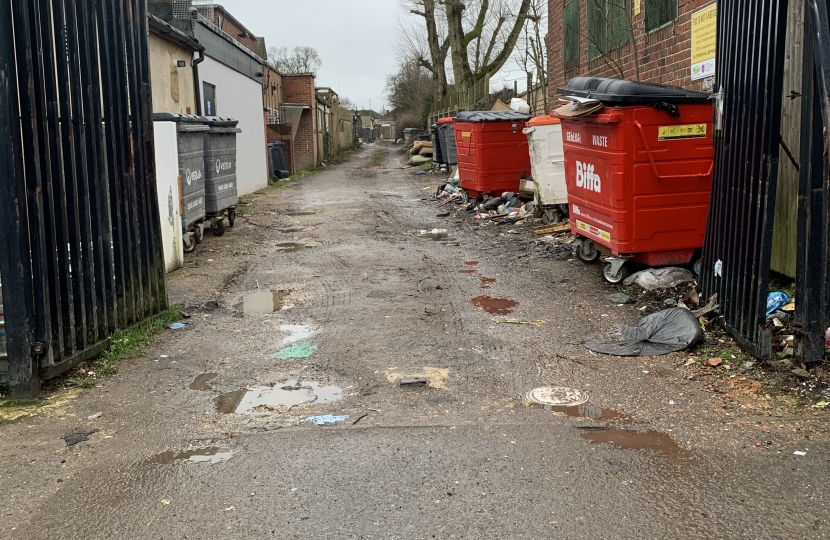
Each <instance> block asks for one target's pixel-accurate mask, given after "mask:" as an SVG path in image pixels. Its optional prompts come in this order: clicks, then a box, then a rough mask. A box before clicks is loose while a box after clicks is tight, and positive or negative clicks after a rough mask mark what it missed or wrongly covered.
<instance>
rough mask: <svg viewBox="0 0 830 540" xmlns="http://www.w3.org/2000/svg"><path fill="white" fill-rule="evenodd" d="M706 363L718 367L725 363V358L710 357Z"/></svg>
mask: <svg viewBox="0 0 830 540" xmlns="http://www.w3.org/2000/svg"><path fill="white" fill-rule="evenodd" d="M706 363H707V364H709V365H710V366H712V367H718V366H719V365H721V364H722V363H723V360H722V359H720V358H710V359H709V360H707V361H706Z"/></svg>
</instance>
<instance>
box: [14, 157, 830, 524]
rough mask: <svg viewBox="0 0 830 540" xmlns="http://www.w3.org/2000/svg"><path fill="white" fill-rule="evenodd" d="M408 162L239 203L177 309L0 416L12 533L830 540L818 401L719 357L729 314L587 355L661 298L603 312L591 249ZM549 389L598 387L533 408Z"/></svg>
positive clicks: (602, 290)
mask: <svg viewBox="0 0 830 540" xmlns="http://www.w3.org/2000/svg"><path fill="white" fill-rule="evenodd" d="M379 151H383V152H386V159H385V162H384V164H383V165H381V166H374V165H372V156H373V154H374V153H376V152H379ZM401 156H402V155H401V154H399V153H397V152H395V151H393V150H392V149H388V150H379V149H378V147H374V148H373V147H370V149H367V150H364V151H363V152H361V153H360V154H358V155H357V156H355V157H353V158H352V159H351V160H350V161H349V162H347V163H345V164H342V165H339V166H336V167H333V168H331V169H329V170H327V171H325V172H322V173H320V174H317V175H315V176H312V177H308V178H305V179H303V180H301V181H297V182H294V183H292V184H289V185H288V186H286V187H283V188H280V189H273V188H269V189H266V190H263V191H262V192H261V193H257V194H254V195H253V196H251V197H248V198H247V199H246V201H245V202H244V203H243V204H241V205H240V209H241V210H240V212H241V214H242V215H240V216H239V218H238V219H237V223H236V226H235V227H234V228H233V229H231V230H229V231H228V232H227V233H226V234H225V235H224V236H222V237H218V238H215V237H213V236H211V235H210V233H208V234H206V236H205V241H204V242H203V243H202V244H201V245H200V246H198V248H197V251H196V253H194V254H192V255H190V256H188V258H187V264H186V268H184V269H182V270H179V271H177V272H175V273H173V274H172V275H170V276H168V291H169V295H170V299H171V301H172V302H174V303H177V304H179V305H182V306H184V309H185V311H187V312H188V313H189V314H190V315H191V318H190V319H188V320H186V321H185V322H187V327H186V328H185V329H182V330H176V331H168V332H167V333H166V334H165V335H164V336H163V337H162V338H161V339H160V340H159V341H158V342H157V343H156V344H154V345H152V346H150V347H148V348H147V349H146V350H145V351H144V352H143V353H142V354H141V355H140V356H138V357H136V358H134V359H131V360H128V361H125V362H124V363H123V364H122V367H121V371H120V373H119V374H118V375H117V376H115V377H112V378H106V379H100V380H99V381H98V382H99V386H100V388H94V389H90V390H87V391H83V392H81V393H79V394H78V395H77V396H74V394H73V395H72V396H69V397H72V399H67V400H66V402H65V403H64V404H63V405H61V406H56V407H55V408H52V409H50V410H48V411H46V412H43V413H41V414H40V415H38V416H31V417H23V418H20V419H17V420H15V421H13V422H6V423H3V424H0V479H2V486H3V488H4V489H3V493H4V496H3V499H2V503H0V537H3V538H26V539H36V538H52V537H54V535H55V533H56V531H59V534H60V536H61V537H64V538H236V539H241V538H265V537H269V538H312V537H314V538H407V539H411V538H531V537H537V536H538V535H540V534H546V535H548V536H551V537H554V538H597V537H599V538H644V537H645V538H719V539H720V538H824V537H828V536H830V533H828V509H827V497H828V485H830V483H828V478H827V477H828V465H830V462H829V461H828V460H829V459H830V454H828V449H830V444H828V441H830V439H829V438H828V424H827V419H828V415H827V413H826V412H825V411H822V410H818V409H812V408H810V403H811V402H808V401H806V400H804V399H803V397H802V396H800V395H798V394H797V393H793V392H792V391H789V390H788V391H783V390H784V389H785V388H788V387H787V385H793V384H795V386H798V385H799V384H798V383H797V382H796V383H793V381H792V380H789V379H787V380H788V381H789V382H787V383H782V382H781V379H780V378H776V379H774V380H773V379H771V378H770V377H771V376H770V375H769V374H768V373H765V372H762V371H760V370H759V369H757V367H753V368H750V369H748V370H742V369H740V368H739V367H738V366H737V364H736V367H734V368H733V369H731V370H726V369H725V367H720V368H718V369H713V368H710V367H708V366H706V364H705V363H706V360H707V358H708V356H707V353H708V352H709V351H710V349H713V348H715V347H716V346H718V345H720V346H721V348H726V347H728V346H729V343H728V341H727V340H726V339H725V338H724V337H722V336H719V335H717V334H716V333H713V334H711V335H710V336H709V338H708V341H707V343H706V344H705V345H704V346H705V347H707V349H701V348H698V350H697V351H693V352H692V353H676V354H672V355H667V356H662V357H653V358H615V357H606V356H601V355H595V354H592V353H590V352H589V351H587V350H586V349H585V348H584V347H583V346H582V345H581V342H582V340H583V339H584V338H585V337H587V336H589V335H591V334H597V333H603V332H607V331H608V330H610V329H611V328H613V327H614V325H617V324H620V323H624V322H630V321H634V320H636V319H637V318H638V317H640V316H642V314H643V313H644V311H645V310H640V308H641V307H642V306H643V305H651V308H650V309H651V310H654V309H656V307H657V306H658V305H659V301H660V299H654V298H650V297H646V296H644V297H642V298H640V295H638V294H634V293H632V295H633V296H636V298H635V300H637V303H635V304H630V305H623V306H619V305H616V304H612V303H611V302H609V301H608V300H607V298H606V295H607V294H609V293H612V292H618V289H616V288H614V287H612V286H611V285H608V284H606V283H604V282H603V281H602V278H601V277H600V272H599V267H597V266H586V265H584V264H582V263H580V262H579V261H576V260H573V258H572V257H569V256H568V254H567V251H566V250H562V249H559V248H555V249H554V248H548V247H547V246H544V245H540V244H538V239H537V238H536V237H534V235H533V234H532V232H531V229H530V228H529V227H528V226H526V225H519V226H515V227H512V226H495V225H482V224H481V223H478V222H476V221H475V220H472V219H470V218H468V217H466V216H464V215H463V214H458V213H456V212H455V211H451V212H450V214H449V216H447V217H441V218H439V217H437V215H438V214H440V213H444V212H446V209H445V208H444V207H442V208H439V207H438V206H437V204H436V203H435V202H433V201H432V200H431V193H432V191H433V190H434V188H435V185H436V184H437V183H438V182H437V180H436V178H437V177H435V176H416V175H415V174H414V172H413V170H404V169H400V165H399V163H400V160H401ZM432 228H445V229H448V231H449V236H448V237H447V238H443V239H440V240H431V239H427V238H419V237H417V235H416V231H418V230H422V229H432ZM680 292H682V291H680ZM256 293H259V296H246V295H254V294H256ZM678 294H679V293H678ZM483 297H484V298H483ZM649 302H651V303H652V304H648V303H649ZM274 303H276V306H277V308H278V309H277V310H276V311H275V312H273V313H272V312H271V311H272V310H271V309H266V310H265V311H268V313H254V312H253V311H252V310H254V309H255V308H262V306H263V305H265V306H272V305H273V304H274ZM280 306H281V307H280ZM480 306H484V307H487V306H490V307H492V308H493V309H491V311H494V312H493V313H488V312H487V311H485V310H484V309H483V308H482V307H480ZM508 320H509V321H514V322H515V321H524V322H535V323H537V324H514V323H511V322H506V321H508ZM721 340H723V341H721ZM286 349H288V350H286ZM291 356H295V357H294V358H291ZM736 360H737V359H736ZM727 364H729V362H727ZM730 367H731V366H730ZM404 376H418V377H424V378H425V379H426V382H427V384H426V385H423V386H420V385H413V386H411V387H410V386H401V385H400V384H398V381H399V380H400V378H401V377H404ZM545 385H554V386H567V387H571V388H575V389H578V390H580V391H581V392H584V393H586V394H587V395H589V396H590V401H589V404H590V407H583V409H581V410H576V409H569V410H567V411H565V412H564V413H563V412H560V411H556V410H549V409H545V408H542V407H538V406H530V405H528V404H527V403H526V401H525V400H524V398H523V396H524V394H525V393H526V392H527V391H529V390H531V389H533V388H535V387H539V386H545ZM332 387H334V388H332ZM246 389H252V390H246ZM298 396H299V397H298ZM309 396H312V397H311V398H310V399H309ZM292 404H293V405H292ZM223 411H225V412H223ZM227 411H237V412H240V414H235V413H233V412H227ZM99 412H100V413H102V414H101V415H100V416H97V417H95V416H96V415H97V413H99ZM566 413H567V414H566ZM320 415H332V416H333V418H329V419H328V420H331V421H333V423H328V424H325V425H316V424H314V423H313V422H312V421H304V420H307V419H308V418H309V417H312V418H313V417H317V416H320ZM342 417H346V418H342ZM325 420H326V419H325V418H324V419H321V420H320V421H325ZM93 430H98V431H96V432H94V433H89V432H92V431H93ZM73 431H74V432H83V433H88V435H87V437H88V439H89V440H87V441H83V442H79V443H78V444H75V445H72V446H68V445H67V444H66V441H65V440H63V439H61V437H64V436H66V435H67V434H68V433H70V432H73ZM796 451H798V452H804V453H805V455H796V454H794V452H796ZM194 459H195V460H201V461H198V462H194V461H193V460H194Z"/></svg>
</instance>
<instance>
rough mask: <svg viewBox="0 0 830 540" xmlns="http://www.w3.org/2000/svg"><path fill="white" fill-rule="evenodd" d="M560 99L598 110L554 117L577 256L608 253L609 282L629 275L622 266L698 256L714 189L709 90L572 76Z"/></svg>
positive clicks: (593, 257) (606, 270) (682, 261)
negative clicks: (592, 104) (593, 104)
mask: <svg viewBox="0 0 830 540" xmlns="http://www.w3.org/2000/svg"><path fill="white" fill-rule="evenodd" d="M559 93H560V94H563V95H566V96H567V95H571V96H578V97H583V98H592V99H597V100H599V101H601V102H602V103H603V104H604V105H605V107H604V108H603V109H601V110H600V111H599V112H597V113H594V114H590V115H587V116H578V117H565V116H563V117H562V140H563V147H564V153H565V175H566V182H567V185H568V201H569V203H570V214H571V231H572V232H573V233H574V235H576V236H577V238H578V239H579V240H578V244H577V257H579V259H581V260H582V261H584V262H589V261H592V260H596V259H597V258H599V256H600V252H602V253H603V254H606V255H609V257H607V258H606V259H605V261H606V264H605V266H604V268H603V276H604V277H605V279H606V280H607V281H609V282H611V283H618V282H620V281H622V280H623V279H625V277H627V275H628V269H627V268H626V267H625V266H624V265H625V263H626V262H627V261H632V262H637V263H642V264H646V265H649V266H666V265H676V264H687V263H689V262H691V261H692V260H693V259H697V258H698V255H697V254H698V253H699V250H700V248H702V247H703V237H704V233H705V230H706V214H707V211H708V208H709V196H710V191H711V184H712V164H713V156H714V149H713V147H712V106H711V103H710V102H709V94H706V93H703V92H690V91H687V90H684V89H682V88H676V87H672V86H664V85H655V84H647V83H635V82H631V81H622V80H616V79H599V78H593V77H577V78H576V79H573V80H572V81H571V82H570V83H569V84H568V86H567V87H565V88H561V89H559ZM695 270H696V271H698V272H699V261H698V260H695Z"/></svg>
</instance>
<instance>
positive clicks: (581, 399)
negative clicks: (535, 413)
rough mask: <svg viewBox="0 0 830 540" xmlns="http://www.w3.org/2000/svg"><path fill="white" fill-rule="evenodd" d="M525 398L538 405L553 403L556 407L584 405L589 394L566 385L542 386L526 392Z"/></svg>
mask: <svg viewBox="0 0 830 540" xmlns="http://www.w3.org/2000/svg"><path fill="white" fill-rule="evenodd" d="M525 398H526V399H527V400H528V401H530V402H531V403H536V404H537V405H551V406H554V407H571V406H573V405H582V404H583V403H585V402H586V401H588V396H587V395H585V394H583V393H582V392H580V391H579V390H577V389H575V388H566V387H564V386H540V387H539V388H534V389H533V390H531V391H530V392H528V393H527V394H525Z"/></svg>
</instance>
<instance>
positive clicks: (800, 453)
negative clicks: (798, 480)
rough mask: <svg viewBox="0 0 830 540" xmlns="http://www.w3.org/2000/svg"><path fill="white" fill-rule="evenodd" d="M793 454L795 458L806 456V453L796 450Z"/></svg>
mask: <svg viewBox="0 0 830 540" xmlns="http://www.w3.org/2000/svg"><path fill="white" fill-rule="evenodd" d="M793 454H795V455H796V456H806V455H807V452H802V451H801V450H796V451H795V452H793Z"/></svg>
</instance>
